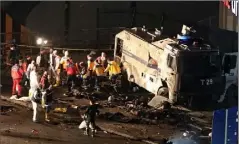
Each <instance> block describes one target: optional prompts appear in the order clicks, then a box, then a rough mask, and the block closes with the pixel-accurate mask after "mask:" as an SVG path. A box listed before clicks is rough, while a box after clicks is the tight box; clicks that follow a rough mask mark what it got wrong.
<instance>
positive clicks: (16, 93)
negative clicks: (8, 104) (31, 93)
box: [10, 60, 24, 99]
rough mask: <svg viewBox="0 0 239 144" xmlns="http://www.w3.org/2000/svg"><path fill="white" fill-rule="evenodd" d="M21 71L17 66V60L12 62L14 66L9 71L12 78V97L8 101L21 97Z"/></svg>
mask: <svg viewBox="0 0 239 144" xmlns="http://www.w3.org/2000/svg"><path fill="white" fill-rule="evenodd" d="M23 74H24V72H23V69H22V68H21V67H20V66H19V62H18V61H17V60H15V61H14V65H13V66H12V69H11V76H12V81H13V85H12V97H11V98H10V99H17V98H19V97H21V92H22V87H21V85H20V83H21V81H22V77H23Z"/></svg>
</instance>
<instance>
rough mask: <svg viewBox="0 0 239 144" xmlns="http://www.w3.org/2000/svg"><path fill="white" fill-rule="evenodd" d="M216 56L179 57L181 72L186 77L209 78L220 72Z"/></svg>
mask: <svg viewBox="0 0 239 144" xmlns="http://www.w3.org/2000/svg"><path fill="white" fill-rule="evenodd" d="M220 67H221V63H220V57H219V55H218V54H212V53H210V54H208V55H207V54H200V53H199V54H197V55H184V56H182V57H181V70H182V72H183V73H184V74H187V75H200V76H210V75H215V74H217V73H218V72H219V71H220Z"/></svg>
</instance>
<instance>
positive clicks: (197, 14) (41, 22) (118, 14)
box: [8, 1, 219, 43]
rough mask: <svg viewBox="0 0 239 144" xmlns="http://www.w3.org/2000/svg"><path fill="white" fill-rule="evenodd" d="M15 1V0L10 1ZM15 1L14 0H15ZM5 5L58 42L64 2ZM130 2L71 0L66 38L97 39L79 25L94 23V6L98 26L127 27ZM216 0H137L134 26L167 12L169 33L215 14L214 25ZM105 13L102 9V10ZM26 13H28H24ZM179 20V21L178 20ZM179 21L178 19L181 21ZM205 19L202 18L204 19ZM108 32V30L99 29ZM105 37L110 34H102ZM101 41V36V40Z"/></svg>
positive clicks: (151, 25) (152, 24)
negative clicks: (152, 0) (156, 0)
mask: <svg viewBox="0 0 239 144" xmlns="http://www.w3.org/2000/svg"><path fill="white" fill-rule="evenodd" d="M13 3H14V2H13ZM15 3H16V2H15ZM19 3H20V2H18V4H13V5H12V6H11V7H9V8H8V10H9V13H11V15H12V16H13V17H15V18H16V19H17V20H18V21H19V22H21V23H25V25H26V26H27V27H29V28H30V29H31V30H33V31H37V32H40V33H43V34H45V35H47V36H48V37H51V38H53V39H54V41H56V42H58V43H61V42H63V41H64V30H65V21H64V20H65V17H64V2H63V1H62V2H46V1H44V2H40V3H39V4H37V5H36V6H35V7H34V8H33V9H30V7H33V6H34V5H35V4H33V3H36V2H21V5H19ZM131 4H132V3H131V2H80V1H78V2H70V10H69V21H68V25H69V31H68V41H69V43H74V42H78V41H85V40H90V41H94V40H96V32H95V31H93V30H91V31H87V32H82V31H81V29H94V28H96V27H97V8H99V12H100V14H99V17H98V20H99V21H98V27H100V28H111V27H130V26H131V22H132V13H131V11H132V9H131V8H130V7H131ZM218 9H219V2H206V1H204V2H196V1H195V2H172V1H171V2H146V1H145V2H137V3H136V10H137V13H138V14H136V20H135V23H136V26H143V25H145V26H146V27H149V28H154V27H160V22H161V16H162V14H163V13H165V14H166V17H165V23H164V29H165V31H166V32H167V33H168V34H174V33H175V32H178V31H180V29H181V26H182V22H188V23H191V22H198V21H200V20H203V19H207V18H208V17H210V16H216V18H214V19H213V20H214V21H212V25H215V26H216V25H217V22H218V20H217V17H218V11H219V10H218ZM106 11H107V12H108V13H104V12H106ZM27 13H29V14H28V15H27ZM179 20H180V21H179ZM180 22H181V23H180ZM206 22H208V21H204V23H206ZM100 33H107V32H100ZM101 37H103V38H104V39H105V41H108V40H109V39H110V38H109V37H110V36H109V35H107V36H105V35H104V34H102V36H101ZM103 41H104V40H103Z"/></svg>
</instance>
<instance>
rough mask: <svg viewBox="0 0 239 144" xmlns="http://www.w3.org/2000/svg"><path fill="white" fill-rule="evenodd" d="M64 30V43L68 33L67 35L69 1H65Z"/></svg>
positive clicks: (66, 40)
mask: <svg viewBox="0 0 239 144" xmlns="http://www.w3.org/2000/svg"><path fill="white" fill-rule="evenodd" d="M64 16H65V19H64V20H65V31H64V38H65V43H68V40H69V39H68V35H69V21H70V1H65V12H64Z"/></svg>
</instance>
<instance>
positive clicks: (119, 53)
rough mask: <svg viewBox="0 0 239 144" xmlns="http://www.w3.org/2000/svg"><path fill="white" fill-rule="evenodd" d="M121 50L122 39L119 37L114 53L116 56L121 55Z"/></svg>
mask: <svg viewBox="0 0 239 144" xmlns="http://www.w3.org/2000/svg"><path fill="white" fill-rule="evenodd" d="M122 50H123V40H122V39H120V38H117V46H116V55H117V56H118V57H121V56H122Z"/></svg>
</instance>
